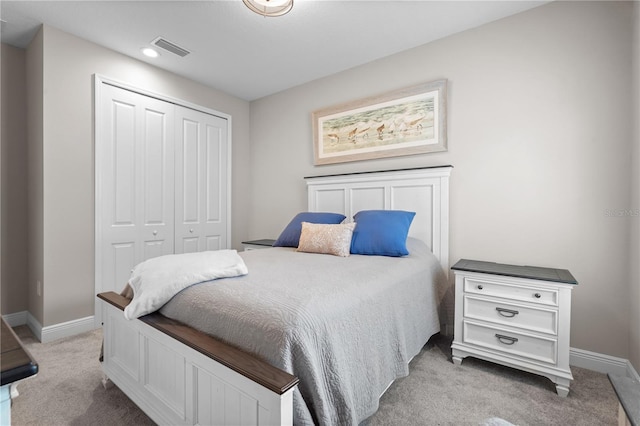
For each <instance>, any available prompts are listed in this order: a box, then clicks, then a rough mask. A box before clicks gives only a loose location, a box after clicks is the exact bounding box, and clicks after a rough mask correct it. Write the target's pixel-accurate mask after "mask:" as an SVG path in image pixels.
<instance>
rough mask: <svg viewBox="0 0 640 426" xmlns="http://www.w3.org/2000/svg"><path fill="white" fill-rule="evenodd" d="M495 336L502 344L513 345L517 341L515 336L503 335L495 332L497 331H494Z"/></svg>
mask: <svg viewBox="0 0 640 426" xmlns="http://www.w3.org/2000/svg"><path fill="white" fill-rule="evenodd" d="M496 337H497V338H498V340H499V341H500V343H502V344H503V345H513V344H514V343H516V342H517V341H518V339H517V338H516V337H509V336H504V335H502V334H497V333H496Z"/></svg>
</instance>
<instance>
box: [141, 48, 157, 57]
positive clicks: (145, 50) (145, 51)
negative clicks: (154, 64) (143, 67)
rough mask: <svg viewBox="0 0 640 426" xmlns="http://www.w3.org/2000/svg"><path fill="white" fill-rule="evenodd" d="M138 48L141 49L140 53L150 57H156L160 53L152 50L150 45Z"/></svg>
mask: <svg viewBox="0 0 640 426" xmlns="http://www.w3.org/2000/svg"><path fill="white" fill-rule="evenodd" d="M140 50H142V53H143V54H144V55H145V56H148V57H150V58H157V57H158V56H159V55H160V54H159V53H158V52H157V51H155V50H153V49H152V48H150V47H144V48H142V49H140Z"/></svg>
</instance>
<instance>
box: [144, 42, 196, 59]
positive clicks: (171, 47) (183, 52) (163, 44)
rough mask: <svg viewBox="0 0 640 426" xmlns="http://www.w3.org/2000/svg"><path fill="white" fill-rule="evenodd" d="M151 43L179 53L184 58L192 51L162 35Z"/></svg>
mask: <svg viewBox="0 0 640 426" xmlns="http://www.w3.org/2000/svg"><path fill="white" fill-rule="evenodd" d="M151 44H153V45H154V46H157V47H159V48H160V49H164V50H166V51H167V52H171V53H173V54H174V55H178V56H180V57H181V58H184V57H185V56H187V55H188V54H189V53H191V52H189V51H188V50H187V49H184V48H182V47H180V46H178V45H177V44H175V43H172V42H170V41H169V40H165V39H164V38H162V37H158V38H157V39H155V40H153V41H152V42H151Z"/></svg>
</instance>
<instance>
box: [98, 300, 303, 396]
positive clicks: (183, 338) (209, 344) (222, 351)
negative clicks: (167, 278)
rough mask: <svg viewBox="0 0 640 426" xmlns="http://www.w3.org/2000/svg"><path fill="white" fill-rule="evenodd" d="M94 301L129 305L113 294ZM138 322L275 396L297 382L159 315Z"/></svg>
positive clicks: (296, 379) (228, 346) (142, 318)
mask: <svg viewBox="0 0 640 426" xmlns="http://www.w3.org/2000/svg"><path fill="white" fill-rule="evenodd" d="M98 298H99V299H102V300H104V301H105V302H107V303H109V304H111V305H113V306H115V307H116V308H118V309H120V310H123V311H124V308H125V307H126V306H127V305H128V304H129V302H130V300H129V299H127V298H126V297H123V296H121V295H119V294H117V293H115V292H113V291H109V292H106V293H100V294H98ZM139 319H140V321H143V322H145V323H146V324H148V325H150V326H151V327H153V328H155V329H156V330H158V331H161V332H162V333H165V334H167V335H169V336H171V337H173V338H174V339H176V340H178V341H179V342H181V343H183V344H185V345H187V346H189V347H191V348H192V349H194V350H196V351H198V352H200V353H202V354H204V355H206V356H208V357H209V358H211V359H213V360H215V361H216V362H219V363H220V364H222V365H224V366H226V367H228V368H230V369H232V370H233V371H235V372H236V373H238V374H241V375H243V376H244V377H246V378H248V379H250V380H252V381H254V382H256V383H258V384H260V385H262V386H264V387H265V388H267V389H269V390H270V391H272V392H275V393H277V394H279V395H282V394H284V393H285V392H287V391H288V390H289V389H291V388H292V387H294V386H295V385H297V384H298V381H299V380H298V378H297V377H295V376H293V375H291V374H289V373H287V372H286V371H282V370H280V369H279V368H276V367H274V366H273V365H271V364H269V363H267V362H265V361H263V360H261V359H258V358H256V357H255V356H253V355H251V354H250V353H248V352H245V351H243V350H240V349H238V348H235V347H233V346H230V345H228V344H226V343H224V342H221V341H219V340H217V339H215V338H213V337H211V336H209V335H208V334H206V333H203V332H201V331H198V330H195V329H193V328H191V327H189V326H187V325H185V324H183V323H181V322H179V321H176V320H173V319H170V318H167V317H165V316H164V315H162V314H159V313H157V312H154V313H152V314H149V315H145V316H143V317H140V318H139Z"/></svg>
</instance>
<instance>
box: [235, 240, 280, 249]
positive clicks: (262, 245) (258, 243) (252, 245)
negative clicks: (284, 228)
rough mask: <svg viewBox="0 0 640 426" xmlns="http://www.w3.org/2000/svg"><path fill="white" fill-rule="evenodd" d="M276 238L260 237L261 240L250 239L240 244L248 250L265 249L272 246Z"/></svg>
mask: <svg viewBox="0 0 640 426" xmlns="http://www.w3.org/2000/svg"><path fill="white" fill-rule="evenodd" d="M275 242H276V240H270V239H262V240H251V241H243V242H242V246H243V247H244V251H249V250H258V249H266V248H269V247H272V246H273V243H275Z"/></svg>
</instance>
